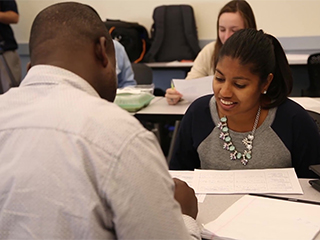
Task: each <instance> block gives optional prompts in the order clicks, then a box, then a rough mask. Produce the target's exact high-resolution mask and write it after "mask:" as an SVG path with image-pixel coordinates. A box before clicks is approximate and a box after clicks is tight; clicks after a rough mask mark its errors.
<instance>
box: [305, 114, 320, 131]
mask: <svg viewBox="0 0 320 240" xmlns="http://www.w3.org/2000/svg"><path fill="white" fill-rule="evenodd" d="M307 112H308V113H309V115H310V116H311V117H312V119H313V120H314V122H315V123H316V125H317V127H318V131H319V134H320V113H317V112H314V111H311V110H307Z"/></svg>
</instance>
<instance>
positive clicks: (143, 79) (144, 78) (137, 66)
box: [131, 63, 153, 84]
mask: <svg viewBox="0 0 320 240" xmlns="http://www.w3.org/2000/svg"><path fill="white" fill-rule="evenodd" d="M131 66H132V70H133V73H134V79H135V80H136V81H137V84H152V80H153V74H152V69H151V68H150V67H148V66H147V65H145V64H143V63H131Z"/></svg>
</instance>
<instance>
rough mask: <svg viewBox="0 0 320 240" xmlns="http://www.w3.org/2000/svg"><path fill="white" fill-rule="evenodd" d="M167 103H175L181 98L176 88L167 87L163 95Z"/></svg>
mask: <svg viewBox="0 0 320 240" xmlns="http://www.w3.org/2000/svg"><path fill="white" fill-rule="evenodd" d="M165 97H166V99H167V102H168V104H170V105H176V104H177V103H178V102H179V101H180V99H181V98H182V94H181V93H179V92H178V91H177V90H175V89H172V88H168V89H167V90H166V95H165Z"/></svg>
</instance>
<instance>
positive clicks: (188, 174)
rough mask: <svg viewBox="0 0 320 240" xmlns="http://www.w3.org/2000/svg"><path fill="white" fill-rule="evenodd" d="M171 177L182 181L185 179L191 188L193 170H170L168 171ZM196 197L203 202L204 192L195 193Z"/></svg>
mask: <svg viewBox="0 0 320 240" xmlns="http://www.w3.org/2000/svg"><path fill="white" fill-rule="evenodd" d="M169 173H170V175H171V177H173V178H178V179H180V180H182V181H185V182H186V183H187V184H188V185H189V187H191V188H193V186H192V183H193V175H194V171H176V170H174V171H173V170H170V171H169ZM196 197H197V199H198V202H199V203H202V202H204V199H205V197H206V194H197V193H196Z"/></svg>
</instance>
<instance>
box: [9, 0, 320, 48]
mask: <svg viewBox="0 0 320 240" xmlns="http://www.w3.org/2000/svg"><path fill="white" fill-rule="evenodd" d="M16 1H17V4H18V9H19V12H20V22H19V23H18V24H17V25H14V26H13V29H14V32H15V36H16V39H17V41H18V42H19V43H27V42H28V39H29V32H30V28H31V24H32V21H33V19H34V17H35V16H36V15H37V13H38V12H39V11H41V10H42V9H43V8H45V7H46V6H49V5H51V4H53V3H57V2H64V1H57V0H56V1H55V0H16ZM78 2H82V3H86V4H89V5H91V6H92V7H94V8H95V9H96V10H97V11H98V13H99V14H100V16H101V18H102V19H103V20H104V19H105V18H111V19H121V20H126V21H136V22H139V23H140V24H142V25H144V26H145V27H146V28H147V29H148V30H150V27H151V25H152V22H153V20H152V12H153V9H154V8H155V7H156V6H160V5H168V4H190V5H192V6H193V8H194V12H195V16H196V22H197V27H198V34H199V39H215V38H216V29H215V28H216V27H215V25H216V18H217V14H218V12H219V10H220V8H221V7H222V6H223V5H224V4H225V3H227V2H228V0H225V1H221V0H211V1H209V0H207V1H204V0H202V1H201V0H191V1H183V0H174V1H170V0H79V1H78ZM248 2H249V3H250V5H251V7H252V8H253V11H254V13H255V16H256V21H257V25H258V28H261V29H264V30H265V31H266V32H268V33H271V34H273V35H275V36H277V37H300V36H320V14H319V13H320V0H248ZM70 14H72V13H70Z"/></svg>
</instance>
